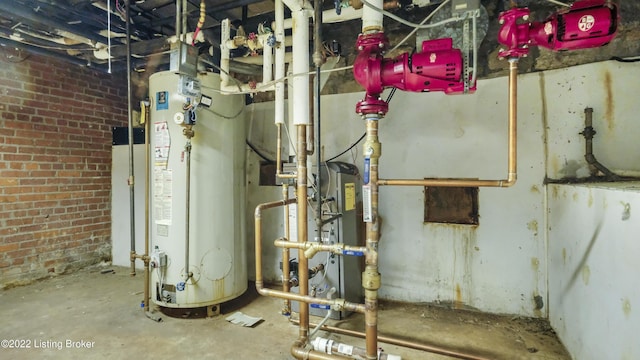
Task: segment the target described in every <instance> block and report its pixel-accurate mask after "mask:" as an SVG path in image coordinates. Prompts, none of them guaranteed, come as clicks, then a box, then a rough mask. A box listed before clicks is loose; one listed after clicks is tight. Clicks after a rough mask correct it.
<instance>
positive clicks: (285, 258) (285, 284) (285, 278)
mask: <svg viewBox="0 0 640 360" xmlns="http://www.w3.org/2000/svg"><path fill="white" fill-rule="evenodd" d="M278 127H280V124H278ZM288 198H289V184H286V183H285V184H282V200H283V201H286V200H287V199H288ZM283 216H284V219H283V220H284V238H285V240H286V241H290V239H289V205H285V206H284V215H283ZM290 271H291V269H289V249H287V248H283V249H282V291H284V292H289V290H290V286H289V281H291V279H290V278H289V272H290ZM282 314H283V315H289V314H291V300H289V299H284V308H283V309H282Z"/></svg>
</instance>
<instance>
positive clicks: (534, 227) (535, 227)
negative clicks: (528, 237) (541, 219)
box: [527, 220, 538, 236]
mask: <svg viewBox="0 0 640 360" xmlns="http://www.w3.org/2000/svg"><path fill="white" fill-rule="evenodd" d="M527 229H529V230H531V231H532V232H533V236H538V221H537V220H531V221H529V222H528V223H527Z"/></svg>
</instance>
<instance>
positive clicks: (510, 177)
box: [377, 58, 518, 187]
mask: <svg viewBox="0 0 640 360" xmlns="http://www.w3.org/2000/svg"><path fill="white" fill-rule="evenodd" d="M508 117H509V120H508V130H507V132H508V139H507V167H508V169H507V178H506V179H502V180H473V179H378V181H377V183H378V185H393V186H457V187H480V186H486V187H510V186H513V185H515V183H516V180H517V178H518V169H517V163H518V152H517V149H518V127H517V124H518V59H517V58H512V59H509V105H508Z"/></svg>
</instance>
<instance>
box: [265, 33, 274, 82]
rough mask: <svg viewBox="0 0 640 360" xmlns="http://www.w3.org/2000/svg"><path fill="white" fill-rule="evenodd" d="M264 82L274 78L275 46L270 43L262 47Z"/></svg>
mask: <svg viewBox="0 0 640 360" xmlns="http://www.w3.org/2000/svg"><path fill="white" fill-rule="evenodd" d="M262 58H263V60H264V62H263V63H262V83H263V84H266V83H268V82H271V80H273V47H272V46H271V45H269V44H266V43H265V44H264V48H263V49H262Z"/></svg>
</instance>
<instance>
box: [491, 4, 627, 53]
mask: <svg viewBox="0 0 640 360" xmlns="http://www.w3.org/2000/svg"><path fill="white" fill-rule="evenodd" d="M520 19H522V20H525V22H520ZM528 19H529V9H527V8H515V9H511V10H508V11H505V12H503V13H501V14H500V16H499V17H498V20H499V21H500V23H501V24H502V26H501V27H500V32H499V33H498V41H499V42H500V43H501V44H504V45H506V46H508V49H506V50H502V51H500V53H499V56H500V57H523V56H526V55H527V54H528V52H529V46H541V47H545V48H547V49H551V50H553V51H561V50H577V49H587V48H594V47H599V46H603V45H606V44H608V43H609V42H610V41H611V40H613V38H614V37H615V35H616V32H617V30H618V20H619V15H618V8H617V5H616V4H614V3H612V2H610V1H607V0H582V1H576V2H574V3H573V4H572V5H571V7H570V8H568V9H563V10H561V11H559V12H558V13H556V14H553V15H552V16H550V17H549V18H548V19H547V20H546V21H544V22H533V23H529V22H526V20H528Z"/></svg>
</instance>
